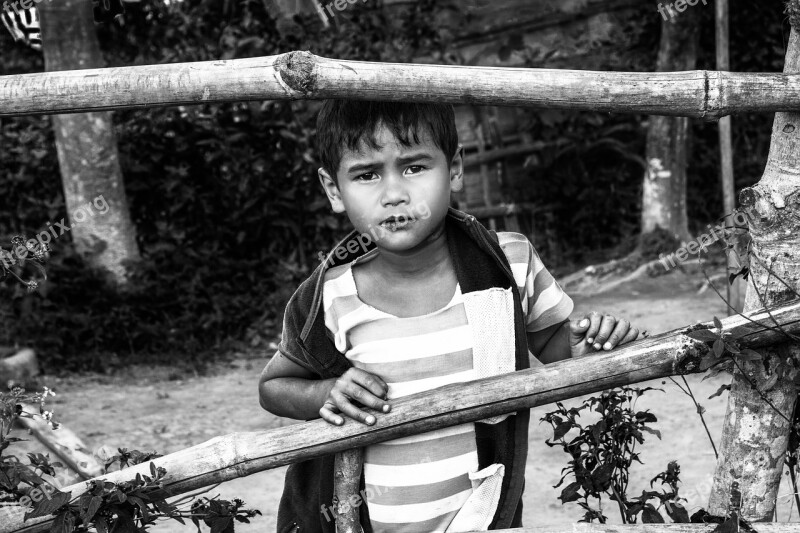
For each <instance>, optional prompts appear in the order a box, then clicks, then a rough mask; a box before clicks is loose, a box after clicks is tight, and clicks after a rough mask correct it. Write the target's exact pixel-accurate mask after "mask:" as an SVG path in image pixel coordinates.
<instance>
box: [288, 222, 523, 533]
mask: <svg viewBox="0 0 800 533" xmlns="http://www.w3.org/2000/svg"><path fill="white" fill-rule="evenodd" d="M445 227H446V233H447V242H448V247H449V249H450V254H451V256H452V258H453V264H454V266H455V270H456V276H457V278H458V282H459V284H460V286H461V291H462V293H464V294H466V293H469V292H472V291H482V290H485V289H490V288H492V287H501V288H504V289H508V288H513V290H512V291H510V292H511V293H512V294H513V298H514V309H515V310H514V328H515V336H514V338H515V348H516V355H515V357H516V361H515V364H516V370H522V369H526V368H529V366H530V362H529V359H528V357H529V355H528V343H527V338H526V333H525V320H524V317H523V314H522V304H521V301H520V295H519V291H518V290H517V287H516V283H515V281H514V276H513V274H512V272H511V268H510V266H509V264H508V260H507V259H506V256H505V254H504V253H503V250H502V249H501V248H500V245H499V244H498V242H497V237H496V235H495V234H494V233H493V232H490V231H489V230H487V229H486V228H485V227H484V226H483V225H482V224H480V223H479V222H478V221H477V220H476V219H475V217H473V216H471V215H467V214H466V213H462V212H461V211H457V210H455V209H452V208H451V209H450V210H449V212H448V214H447V217H446V223H445ZM357 237H359V235H358V234H357V232H355V231H353V232H352V233H350V234H349V235H348V236H347V237H345V238H344V239H343V240H342V241H341V242H340V243H339V245H337V247H336V248H334V251H337V250H338V251H339V253H338V254H335V253H331V254H330V255H329V256H328V257H329V259H328V260H327V261H325V262H323V263H322V264H320V266H319V267H317V268H316V269H315V270H314V273H313V274H312V275H311V276H310V277H309V278H308V279H307V280H306V281H304V282H303V283H302V284H301V285H300V287H299V288H298V289H297V291H296V292H295V293H294V295H293V296H292V298H291V299H290V300H289V303H288V304H287V306H286V314H285V316H284V322H283V335H282V340H281V343H280V346H279V350H280V351H281V352H282V354H283V355H284V356H286V357H287V358H289V359H290V360H292V361H294V362H296V363H297V364H299V365H301V366H303V367H305V368H307V369H308V370H310V371H311V372H313V373H314V374H316V375H317V376H319V379H329V378H333V377H338V376H341V375H342V374H344V372H345V371H346V370H347V369H348V368H350V367H351V366H353V365H352V363H351V362H350V361H349V360H348V359H347V358H346V357H345V356H344V354H342V353H341V352H339V351H338V350H337V349H336V347H335V346H334V343H333V339H332V336H331V334H330V332H329V331H328V329H327V328H326V327H325V321H324V311H323V308H322V286H323V280H324V273H325V271H326V270H327V269H328V268H330V267H333V266H337V265H340V264H345V263H349V262H350V261H352V260H354V259H355V258H356V257H358V256H360V255H363V254H364V253H366V252H367V251H369V250H370V249H371V248H372V247H374V246H375V245H374V243H369V246H366V247H365V246H363V245H362V244H361V243H363V242H364V240H363V239H362V240H361V241H358V240H357ZM348 244H349V245H348ZM353 250H355V251H353ZM529 417H530V412H529V410H528V409H523V410H520V411H517V412H516V414H515V415H514V416H510V417H508V418H506V419H505V420H503V421H501V422H499V423H497V424H485V423H476V424H475V433H476V445H477V450H478V463H479V469H483V468H485V467H487V466H489V465H491V464H494V463H502V464H503V465H505V472H506V475H505V476H504V477H503V482H502V489H501V494H500V501H499V503H498V506H497V510H496V512H495V515H494V519H493V520H492V523H491V524H490V526H489V529H504V528H510V527H521V526H522V491H523V489H524V487H525V463H526V459H527V455H528V421H529ZM333 460H334V454H330V455H326V456H323V457H319V458H316V459H311V460H307V461H302V462H299V463H295V464H292V465H291V466H290V467H289V469H288V471H287V472H286V480H285V484H284V489H283V496H282V497H281V502H280V507H279V509H278V528H277V531H278V533H286V532H291V533H294V532H295V531H297V532H299V533H334V532H335V525H334V522H333V519H331V520H330V521H329V520H327V519H326V518H325V515H324V514H323V513H322V512H321V508H322V506H323V505H324V506H325V507H326V508H327V507H328V506H331V505H332V503H333ZM360 489H364V475H363V473H362V475H361V486H360ZM359 512H360V515H361V525H362V527H363V529H364V533H372V527H371V525H370V520H369V509H368V506H367V503H366V502H364V503H363V504H362V505H360V506H359ZM328 517H331V514H330V513H329V514H328Z"/></svg>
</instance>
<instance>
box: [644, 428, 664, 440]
mask: <svg viewBox="0 0 800 533" xmlns="http://www.w3.org/2000/svg"><path fill="white" fill-rule="evenodd" d="M642 431H646V432H648V433H650V434H651V435H655V436H656V437H658V440H661V432H660V431H659V430H657V429H653V428H648V427H643V428H642Z"/></svg>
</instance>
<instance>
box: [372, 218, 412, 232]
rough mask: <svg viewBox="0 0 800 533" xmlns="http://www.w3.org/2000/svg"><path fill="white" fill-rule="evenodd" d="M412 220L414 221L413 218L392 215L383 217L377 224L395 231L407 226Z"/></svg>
mask: <svg viewBox="0 0 800 533" xmlns="http://www.w3.org/2000/svg"><path fill="white" fill-rule="evenodd" d="M412 222H414V219H413V218H410V217H407V216H395V215H392V216H390V217H387V218H385V219H383V220H382V221H381V222H380V223H379V224H378V225H379V226H381V227H382V228H385V229H388V230H389V231H396V230H399V229H404V228H406V227H408V226H409V225H410V224H411V223H412Z"/></svg>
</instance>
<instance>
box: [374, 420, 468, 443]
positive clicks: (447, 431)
mask: <svg viewBox="0 0 800 533" xmlns="http://www.w3.org/2000/svg"><path fill="white" fill-rule="evenodd" d="M474 431H475V424H474V423H473V422H469V423H467V424H459V425H457V426H450V427H447V428H442V429H435V430H433V431H428V432H426V433H420V434H419V435H409V436H408V437H400V438H399V439H392V440H389V441H386V442H383V443H381V444H382V445H391V446H394V445H402V444H410V443H412V442H423V441H426V440H433V439H439V438H442V437H447V436H450V435H460V434H462V433H472V432H474Z"/></svg>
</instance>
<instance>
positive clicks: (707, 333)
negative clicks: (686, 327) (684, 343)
mask: <svg viewBox="0 0 800 533" xmlns="http://www.w3.org/2000/svg"><path fill="white" fill-rule="evenodd" d="M686 336H687V337H691V338H693V339H696V340H698V341H703V342H711V341H713V340H716V339H719V335H717V334H716V333H714V332H713V331H711V330H709V329H696V330H694V331H690V332H689V333H687V334H686Z"/></svg>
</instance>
